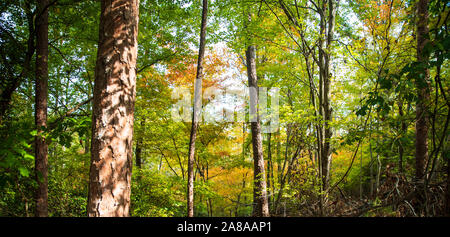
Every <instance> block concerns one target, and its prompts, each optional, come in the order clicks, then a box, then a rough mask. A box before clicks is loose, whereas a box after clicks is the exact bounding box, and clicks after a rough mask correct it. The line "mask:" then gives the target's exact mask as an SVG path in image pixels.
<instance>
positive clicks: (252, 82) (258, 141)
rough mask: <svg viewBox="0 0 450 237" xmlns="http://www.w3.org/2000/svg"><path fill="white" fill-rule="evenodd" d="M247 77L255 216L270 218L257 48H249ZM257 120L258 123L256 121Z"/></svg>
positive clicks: (251, 46) (247, 52)
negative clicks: (259, 112)
mask: <svg viewBox="0 0 450 237" xmlns="http://www.w3.org/2000/svg"><path fill="white" fill-rule="evenodd" d="M245 53H246V61H247V76H248V86H249V89H250V111H251V112H250V119H251V122H250V125H251V132H252V148H253V166H254V171H253V172H254V187H253V200H254V208H253V215H254V216H269V203H268V200H267V189H266V185H267V184H266V175H265V169H264V156H263V150H262V137H261V125H260V119H259V114H258V109H257V104H258V78H257V76H256V48H255V46H253V45H250V46H248V47H247V51H246V52H245ZM255 120H256V121H255Z"/></svg>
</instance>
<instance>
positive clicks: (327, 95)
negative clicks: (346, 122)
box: [321, 0, 337, 190]
mask: <svg viewBox="0 0 450 237" xmlns="http://www.w3.org/2000/svg"><path fill="white" fill-rule="evenodd" d="M325 8H326V7H324V9H325ZM336 9H337V6H335V4H334V1H333V0H329V1H328V27H327V39H326V42H327V44H326V52H323V53H322V55H323V58H324V60H323V61H324V65H323V68H322V70H321V71H322V77H323V94H322V96H323V99H322V103H323V116H324V122H325V123H324V128H323V130H324V131H323V136H324V139H323V153H322V157H321V158H322V162H321V165H322V180H323V181H322V182H323V190H326V189H327V188H328V183H329V178H330V174H329V172H330V166H331V142H330V140H331V137H332V135H333V134H332V131H331V127H330V126H331V125H330V123H331V120H332V119H331V118H332V109H331V104H330V102H331V90H330V84H331V72H330V63H331V50H332V49H331V43H332V42H333V37H334V25H335V16H336ZM321 50H323V49H321Z"/></svg>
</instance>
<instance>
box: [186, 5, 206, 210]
mask: <svg viewBox="0 0 450 237" xmlns="http://www.w3.org/2000/svg"><path fill="white" fill-rule="evenodd" d="M207 17H208V0H203V10H202V23H201V30H200V46H199V51H198V61H197V76H196V78H195V90H194V93H195V95H194V110H193V114H192V127H191V135H190V137H189V157H188V184H187V216H188V217H193V216H194V163H195V140H196V138H197V127H198V121H199V117H200V112H201V108H202V98H201V93H202V79H203V58H204V55H205V45H206V21H207Z"/></svg>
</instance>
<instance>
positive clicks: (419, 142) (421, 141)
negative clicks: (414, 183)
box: [416, 0, 430, 180]
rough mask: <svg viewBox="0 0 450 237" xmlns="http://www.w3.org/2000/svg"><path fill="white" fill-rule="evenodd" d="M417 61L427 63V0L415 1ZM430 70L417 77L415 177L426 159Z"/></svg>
mask: <svg viewBox="0 0 450 237" xmlns="http://www.w3.org/2000/svg"><path fill="white" fill-rule="evenodd" d="M417 17H418V21H417V61H418V62H422V63H427V61H428V58H429V56H428V55H427V53H426V52H424V47H425V45H426V44H427V43H428V41H429V40H428V32H429V29H428V0H419V1H418V2H417ZM429 78H430V71H429V70H428V69H425V70H424V72H423V77H422V78H417V80H416V85H417V95H418V102H417V105H416V179H417V180H420V179H422V178H423V176H424V173H425V164H426V162H427V161H428V106H427V103H428V101H429V99H430V91H429Z"/></svg>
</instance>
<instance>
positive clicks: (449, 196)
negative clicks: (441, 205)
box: [445, 157, 450, 217]
mask: <svg viewBox="0 0 450 237" xmlns="http://www.w3.org/2000/svg"><path fill="white" fill-rule="evenodd" d="M445 196H446V197H445V199H446V203H445V204H446V206H445V209H446V210H445V215H446V216H448V217H450V158H449V157H447V192H446V193H445Z"/></svg>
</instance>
